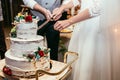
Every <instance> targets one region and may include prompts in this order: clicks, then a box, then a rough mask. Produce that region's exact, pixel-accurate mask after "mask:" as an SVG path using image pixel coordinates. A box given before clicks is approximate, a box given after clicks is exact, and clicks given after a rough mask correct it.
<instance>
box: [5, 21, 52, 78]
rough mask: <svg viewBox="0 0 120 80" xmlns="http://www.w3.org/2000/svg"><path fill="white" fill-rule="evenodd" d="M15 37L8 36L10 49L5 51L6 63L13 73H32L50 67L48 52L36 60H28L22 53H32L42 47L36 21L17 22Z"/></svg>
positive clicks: (22, 74) (23, 74)
mask: <svg viewBox="0 0 120 80" xmlns="http://www.w3.org/2000/svg"><path fill="white" fill-rule="evenodd" d="M16 27H17V30H16V31H17V38H10V42H11V45H10V50H8V51H7V52H6V53H5V62H6V65H7V66H8V67H9V68H10V69H11V70H12V74H13V75H17V76H26V72H27V75H28V76H29V75H33V74H34V73H35V71H36V70H37V69H42V70H46V69H47V70H48V69H50V62H49V60H50V54H48V57H40V60H38V61H31V62H29V61H28V59H26V57H24V56H23V54H25V55H27V54H32V53H34V52H35V51H37V50H38V47H40V48H44V47H43V44H44V43H43V37H42V36H38V35H37V34H36V33H37V23H35V22H31V23H27V22H23V23H19V24H17V26H16ZM34 63H35V64H34Z"/></svg>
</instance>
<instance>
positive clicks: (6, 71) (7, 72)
mask: <svg viewBox="0 0 120 80" xmlns="http://www.w3.org/2000/svg"><path fill="white" fill-rule="evenodd" d="M3 72H4V73H5V74H7V75H9V76H11V75H12V71H11V69H10V68H9V67H7V66H4V67H3Z"/></svg>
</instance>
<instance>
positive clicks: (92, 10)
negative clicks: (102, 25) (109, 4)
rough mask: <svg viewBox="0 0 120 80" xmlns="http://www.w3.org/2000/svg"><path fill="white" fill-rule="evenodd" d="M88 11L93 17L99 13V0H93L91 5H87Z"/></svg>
mask: <svg viewBox="0 0 120 80" xmlns="http://www.w3.org/2000/svg"><path fill="white" fill-rule="evenodd" d="M88 9H89V13H90V17H95V16H98V15H100V13H101V1H100V0H94V1H93V6H91V7H89V8H88Z"/></svg>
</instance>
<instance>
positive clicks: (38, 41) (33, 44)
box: [10, 36, 44, 57]
mask: <svg viewBox="0 0 120 80" xmlns="http://www.w3.org/2000/svg"><path fill="white" fill-rule="evenodd" d="M43 43H44V42H43V37H42V36H37V37H36V38H34V39H27V40H25V39H19V38H10V51H11V54H12V55H13V56H15V57H23V55H24V54H30V53H33V52H35V51H36V50H37V49H38V47H43Z"/></svg>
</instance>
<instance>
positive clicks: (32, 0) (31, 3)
mask: <svg viewBox="0 0 120 80" xmlns="http://www.w3.org/2000/svg"><path fill="white" fill-rule="evenodd" d="M23 2H24V4H25V5H26V6H28V7H30V8H31V9H33V7H34V5H35V4H36V3H37V2H36V1H35V0H23Z"/></svg>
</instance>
